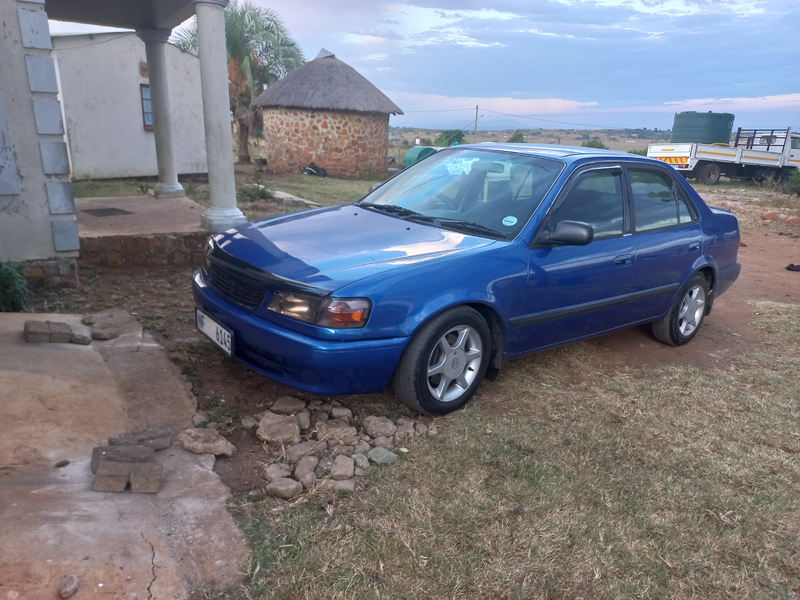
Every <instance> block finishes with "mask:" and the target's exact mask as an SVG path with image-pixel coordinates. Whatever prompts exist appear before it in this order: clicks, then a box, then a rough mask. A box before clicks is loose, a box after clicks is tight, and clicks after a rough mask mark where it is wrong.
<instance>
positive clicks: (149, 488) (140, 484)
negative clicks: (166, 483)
mask: <svg viewBox="0 0 800 600" xmlns="http://www.w3.org/2000/svg"><path fill="white" fill-rule="evenodd" d="M162 471H163V467H162V466H161V465H160V464H159V463H157V462H148V463H135V464H134V466H133V471H132V472H131V477H130V482H131V492H133V493H134V494H157V493H158V491H159V490H160V489H161V474H162Z"/></svg>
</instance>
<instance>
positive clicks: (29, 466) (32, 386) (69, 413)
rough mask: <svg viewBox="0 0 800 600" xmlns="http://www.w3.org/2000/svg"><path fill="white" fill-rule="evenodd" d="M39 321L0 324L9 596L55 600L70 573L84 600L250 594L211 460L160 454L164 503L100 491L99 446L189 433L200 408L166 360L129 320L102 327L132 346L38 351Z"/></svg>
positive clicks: (113, 317) (1, 498) (0, 492)
mask: <svg viewBox="0 0 800 600" xmlns="http://www.w3.org/2000/svg"><path fill="white" fill-rule="evenodd" d="M31 316H32V315H30V314H14V313H3V314H0V390H2V396H1V397H2V403H0V419H1V422H2V423H3V435H2V436H0V532H2V534H0V535H1V536H2V543H1V544H0V597H4V598H56V597H58V588H59V585H60V584H61V582H62V580H63V579H64V578H65V577H67V576H68V575H75V576H77V577H78V578H79V579H80V581H81V589H80V591H79V593H78V594H79V595H80V597H81V598H115V599H117V598H124V599H128V600H133V599H134V598H140V599H144V598H178V599H180V598H189V597H190V595H191V594H192V593H193V591H194V590H196V589H197V587H198V586H200V585H207V586H219V587H222V586H228V585H235V584H236V583H238V582H239V581H240V575H239V573H240V572H241V569H240V567H241V565H242V564H243V563H244V561H245V560H246V558H247V549H246V545H245V543H244V540H243V538H242V535H241V533H240V532H239V530H238V528H237V527H236V525H235V523H234V522H233V519H232V518H231V516H230V514H229V513H228V512H227V510H226V509H225V501H226V499H227V498H228V496H229V490H228V489H227V488H226V487H225V486H224V485H223V484H222V482H221V481H220V480H219V477H217V475H216V474H215V473H214V471H213V466H214V457H213V456H212V455H195V454H191V453H189V452H186V451H184V450H183V449H182V448H180V447H179V446H176V445H174V444H173V445H172V446H171V447H169V448H167V449H165V450H161V451H159V452H157V453H156V456H157V460H158V462H159V463H160V464H161V465H162V466H163V487H162V488H161V491H160V492H159V493H157V494H131V493H129V492H127V493H122V494H119V493H102V492H94V491H92V482H93V475H92V472H91V468H90V461H91V453H92V448H93V447H94V446H98V445H103V444H105V443H106V441H107V438H108V436H110V435H113V434H116V433H121V432H123V431H132V430H136V429H142V428H145V427H152V426H156V425H165V426H167V427H168V428H169V429H170V431H171V432H172V433H173V434H176V433H177V432H178V431H180V430H181V429H183V428H185V427H187V426H189V423H190V420H191V417H192V415H193V413H194V410H195V406H194V401H193V398H192V397H191V396H190V394H188V392H187V390H186V388H185V384H184V382H183V380H182V378H181V377H180V376H179V374H178V373H177V371H176V369H175V367H174V365H172V363H170V361H169V360H168V359H167V357H166V355H165V353H164V351H163V349H162V348H161V347H160V346H159V345H158V344H156V343H155V342H154V341H153V340H152V339H151V338H150V337H149V336H147V335H145V334H143V333H142V330H141V328H140V327H139V326H138V323H137V322H136V321H135V319H133V318H132V317H131V316H130V315H128V314H127V313H125V312H123V311H109V312H107V313H103V314H102V315H101V320H104V321H108V322H110V323H112V324H114V325H115V326H117V327H119V329H120V331H121V334H120V336H119V337H118V338H116V339H114V340H109V341H102V342H99V341H93V342H92V343H91V345H89V346H80V345H76V344H52V343H38V344H32V343H28V342H26V341H25V340H24V336H23V333H22V332H23V326H24V322H25V320H27V319H30V318H31ZM36 317H37V318H41V319H47V320H52V321H63V322H67V323H77V322H79V321H80V316H77V315H36ZM57 464H58V465H65V466H58V467H57V466H56V465H57ZM76 597H77V596H76Z"/></svg>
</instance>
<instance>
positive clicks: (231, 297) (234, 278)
mask: <svg viewBox="0 0 800 600" xmlns="http://www.w3.org/2000/svg"><path fill="white" fill-rule="evenodd" d="M208 277H209V281H208V284H209V286H210V287H211V289H212V290H213V291H214V293H215V294H217V295H218V296H221V297H222V298H224V299H225V300H227V301H228V302H231V303H232V304H236V305H238V306H241V307H242V308H249V309H251V310H252V309H256V308H258V307H259V306H261V303H262V302H264V297H265V296H266V295H267V286H266V285H264V284H263V283H260V282H258V281H253V280H251V279H247V278H245V277H242V276H241V275H238V274H234V273H232V272H231V271H229V270H228V269H226V268H225V267H224V266H220V265H219V264H211V265H209V268H208Z"/></svg>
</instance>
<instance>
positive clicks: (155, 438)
mask: <svg viewBox="0 0 800 600" xmlns="http://www.w3.org/2000/svg"><path fill="white" fill-rule="evenodd" d="M171 443H172V435H171V434H170V431H169V429H168V428H167V427H164V426H163V425H158V426H156V427H150V428H148V429H140V430H139V431H131V432H128V433H118V434H116V435H112V436H111V437H109V438H108V445H109V446H130V445H131V444H139V445H142V446H149V447H150V448H152V449H153V450H163V449H164V448H169V445H170V444H171Z"/></svg>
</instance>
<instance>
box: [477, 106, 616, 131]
mask: <svg viewBox="0 0 800 600" xmlns="http://www.w3.org/2000/svg"><path fill="white" fill-rule="evenodd" d="M483 110H484V111H486V112H489V113H494V114H496V115H503V116H506V117H515V118H517V119H530V120H531V121H544V122H545V123H558V124H560V125H578V126H579V127H593V128H595V129H617V128H616V127H608V126H606V125H587V124H586V123H572V122H570V121H554V120H552V119H542V118H539V117H526V116H525V115H512V114H510V113H504V112H498V111H496V110H489V109H488V108H484V109H483Z"/></svg>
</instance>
